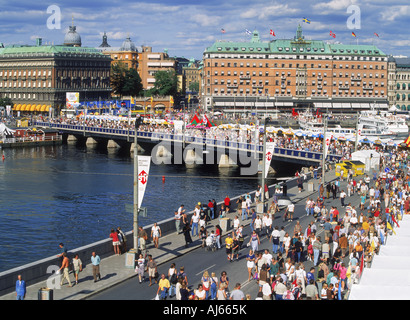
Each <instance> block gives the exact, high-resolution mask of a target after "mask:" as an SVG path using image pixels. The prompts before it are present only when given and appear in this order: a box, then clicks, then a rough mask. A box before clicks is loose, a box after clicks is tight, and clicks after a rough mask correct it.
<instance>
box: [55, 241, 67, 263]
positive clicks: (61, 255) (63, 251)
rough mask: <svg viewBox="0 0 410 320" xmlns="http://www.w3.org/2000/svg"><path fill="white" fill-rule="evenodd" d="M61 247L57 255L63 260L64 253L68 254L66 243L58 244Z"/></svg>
mask: <svg viewBox="0 0 410 320" xmlns="http://www.w3.org/2000/svg"><path fill="white" fill-rule="evenodd" d="M58 246H59V247H60V253H59V254H58V255H57V257H59V258H61V262H62V261H63V258H64V257H63V253H66V254H67V248H66V247H65V245H64V243H62V242H61V243H60V244H59V245H58Z"/></svg>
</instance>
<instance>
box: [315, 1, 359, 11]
mask: <svg viewBox="0 0 410 320" xmlns="http://www.w3.org/2000/svg"><path fill="white" fill-rule="evenodd" d="M352 4H357V0H332V1H329V2H320V3H318V4H315V5H313V9H315V10H323V9H325V10H332V11H335V10H345V11H346V10H347V8H348V7H349V6H350V5H352ZM326 12H328V11H326ZM318 13H321V12H318ZM322 13H323V12H322Z"/></svg>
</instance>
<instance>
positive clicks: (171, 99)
mask: <svg viewBox="0 0 410 320" xmlns="http://www.w3.org/2000/svg"><path fill="white" fill-rule="evenodd" d="M169 103H171V104H172V105H174V97H173V96H170V97H169Z"/></svg>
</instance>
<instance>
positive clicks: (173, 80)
mask: <svg viewBox="0 0 410 320" xmlns="http://www.w3.org/2000/svg"><path fill="white" fill-rule="evenodd" d="M177 92H178V77H177V74H176V72H175V71H174V70H167V71H158V72H157V73H155V86H154V88H152V89H150V90H148V92H147V94H148V95H150V96H152V95H158V96H176V95H177Z"/></svg>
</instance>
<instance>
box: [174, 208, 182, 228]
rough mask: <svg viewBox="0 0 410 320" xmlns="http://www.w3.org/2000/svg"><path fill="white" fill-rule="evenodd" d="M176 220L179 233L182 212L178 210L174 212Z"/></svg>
mask: <svg viewBox="0 0 410 320" xmlns="http://www.w3.org/2000/svg"><path fill="white" fill-rule="evenodd" d="M174 220H175V230H176V232H177V234H179V233H180V231H181V214H180V213H179V211H178V210H176V211H175V212H174Z"/></svg>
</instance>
